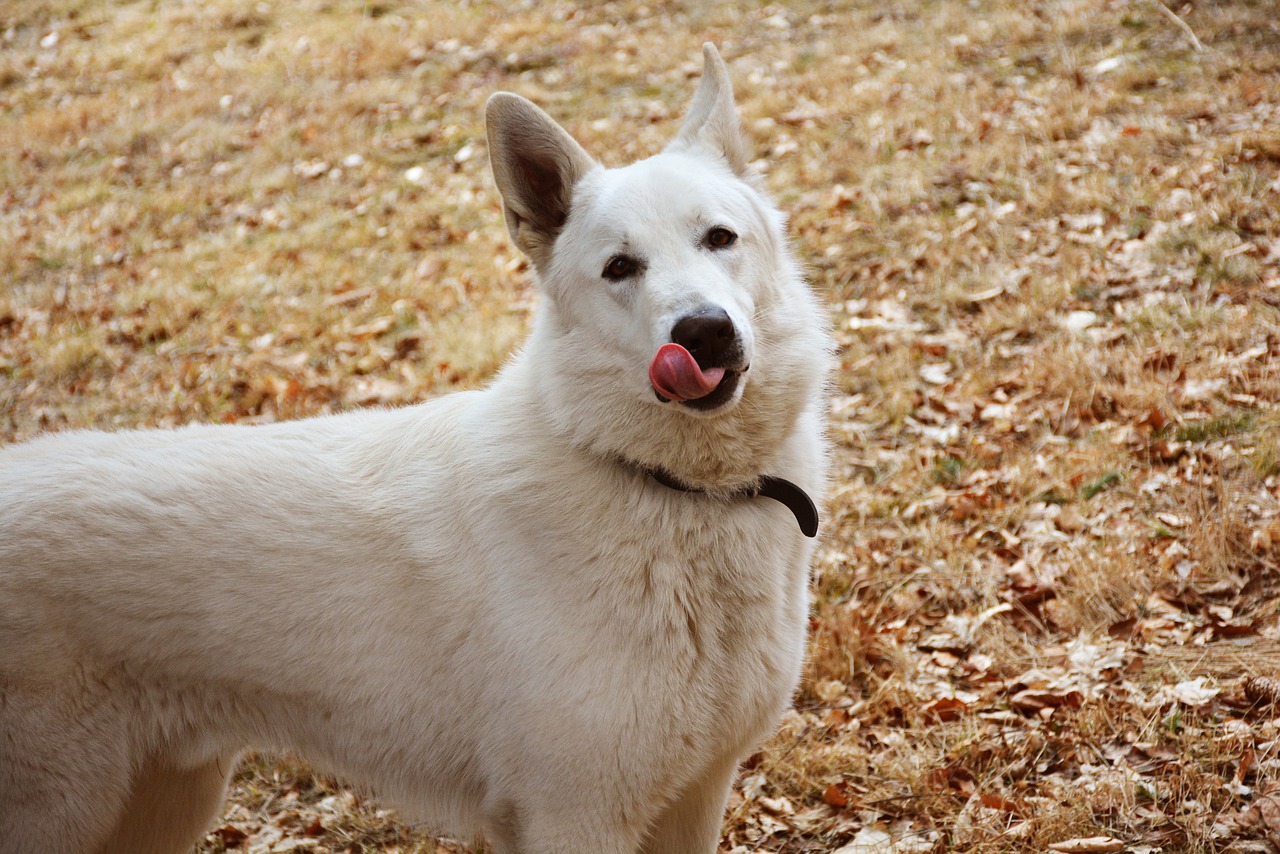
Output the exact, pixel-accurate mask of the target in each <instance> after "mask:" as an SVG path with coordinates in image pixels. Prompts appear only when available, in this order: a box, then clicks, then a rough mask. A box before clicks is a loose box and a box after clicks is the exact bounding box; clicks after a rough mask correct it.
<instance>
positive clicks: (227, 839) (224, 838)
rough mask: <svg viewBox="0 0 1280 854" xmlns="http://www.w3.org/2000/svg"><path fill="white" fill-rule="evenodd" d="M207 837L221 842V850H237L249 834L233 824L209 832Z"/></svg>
mask: <svg viewBox="0 0 1280 854" xmlns="http://www.w3.org/2000/svg"><path fill="white" fill-rule="evenodd" d="M209 835H210V836H212V837H214V838H216V839H217V840H218V841H219V842H221V843H222V847H223V848H239V847H240V846H241V845H244V843H245V840H246V839H248V838H249V834H247V833H245V832H244V831H243V830H241V829H240V828H238V827H236V826H235V825H233V824H224V825H223V826H222V827H219V828H218V829H217V830H213V831H210V832H209Z"/></svg>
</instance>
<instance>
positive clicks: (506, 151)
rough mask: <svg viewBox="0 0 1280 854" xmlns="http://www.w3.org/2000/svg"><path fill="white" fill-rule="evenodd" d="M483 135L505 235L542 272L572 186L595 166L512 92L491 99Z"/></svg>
mask: <svg viewBox="0 0 1280 854" xmlns="http://www.w3.org/2000/svg"><path fill="white" fill-rule="evenodd" d="M485 131H486V133H487V135H488V137H489V165H490V167H491V168H492V169H493V180H494V181H495V182H496V183H497V185H498V192H499V193H500V194H501V195H502V212H503V215H504V216H505V217H506V219H507V230H508V231H509V232H511V239H512V240H514V241H515V244H516V246H518V247H520V249H521V250H522V251H523V252H524V253H525V254H526V255H528V256H529V258H530V260H532V261H533V264H534V266H535V267H537V268H539V269H545V268H546V265H547V263H548V262H549V260H550V256H551V247H552V246H553V245H554V244H555V242H556V235H558V234H559V233H560V229H561V228H563V227H564V221H565V220H566V219H567V218H568V216H569V202H570V200H571V199H572V198H573V188H574V185H575V184H577V183H578V180H579V179H580V178H581V177H582V176H583V175H585V174H587V173H588V172H590V171H591V170H592V169H595V168H596V162H595V161H594V160H592V159H591V156H590V155H589V154H587V152H585V151H584V150H583V149H582V146H581V145H578V142H577V140H575V139H574V138H573V137H571V136H569V134H568V133H567V132H566V131H565V130H564V128H562V127H560V125H558V124H556V123H555V120H554V119H552V118H551V117H550V116H548V115H547V114H546V113H544V112H543V111H542V110H540V109H538V108H537V107H536V106H534V105H533V103H532V102H530V101H528V100H526V99H524V98H521V97H520V96H519V95H513V94H511V93H510V92H498V93H496V94H494V95H492V96H491V97H490V98H489V103H488V105H487V106H486V107H485Z"/></svg>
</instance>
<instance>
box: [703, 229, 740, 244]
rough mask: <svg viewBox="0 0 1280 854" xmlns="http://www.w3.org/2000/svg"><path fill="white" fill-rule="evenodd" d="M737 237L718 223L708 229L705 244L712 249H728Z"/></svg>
mask: <svg viewBox="0 0 1280 854" xmlns="http://www.w3.org/2000/svg"><path fill="white" fill-rule="evenodd" d="M737 239H738V235H736V234H734V233H733V232H732V231H730V230H729V229H727V228H725V227H724V226H720V225H717V226H716V227H715V228H713V229H711V230H710V231H708V232H707V237H706V241H707V245H708V246H710V247H711V248H712V249H728V248H729V247H730V246H732V245H733V244H734V242H736V241H737Z"/></svg>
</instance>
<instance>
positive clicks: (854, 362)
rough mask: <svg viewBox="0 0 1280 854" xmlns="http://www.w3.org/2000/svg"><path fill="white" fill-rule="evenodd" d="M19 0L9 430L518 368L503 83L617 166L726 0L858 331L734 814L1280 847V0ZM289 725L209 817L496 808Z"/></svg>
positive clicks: (370, 397)
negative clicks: (487, 103) (317, 746)
mask: <svg viewBox="0 0 1280 854" xmlns="http://www.w3.org/2000/svg"><path fill="white" fill-rule="evenodd" d="M847 5H849V4H839V3H824V2H797V3H789V4H786V5H785V6H784V5H777V6H760V5H754V4H728V3H718V2H710V3H689V4H684V3H670V4H667V3H662V2H639V0H622V2H616V3H604V4H590V5H589V7H587V8H579V7H577V6H576V5H574V4H570V3H566V2H550V3H525V4H499V3H486V2H471V3H456V4H451V3H443V2H421V3H409V2H399V0H303V2H298V3H289V4H276V3H266V2H259V3H251V2H240V0H212V2H205V3H152V2H124V3H119V4H110V5H107V4H101V3H96V2H88V0H11V2H8V3H6V4H5V5H4V6H3V7H2V8H0V39H2V45H3V47H2V49H0V114H2V115H3V121H0V174H2V175H3V178H4V180H3V182H2V183H0V276H2V277H3V281H4V286H3V287H2V288H0V438H2V439H4V440H18V439H22V438H25V437H29V436H31V435H33V434H35V433H37V432H39V431H42V430H55V429H67V428H71V427H81V426H92V427H100V428H115V427H134V426H168V425H174V424H180V423H186V422H190V421H227V422H231V421H239V422H250V423H252V422H263V421H272V420H276V419H283V418H295V417H300V416H305V415H308V414H313V413H320V412H328V411H335V410H340V409H346V408H350V407H357V406H365V405H371V404H399V403H405V402H410V401H415V400H420V399H423V398H424V397H427V396H430V395H434V394H438V393H443V392H448V391H450V390H452V389H455V388H458V387H465V386H472V385H476V384H479V383H482V382H483V381H484V380H485V378H486V377H488V376H489V375H490V374H491V373H492V372H493V371H494V369H495V368H496V367H497V366H498V365H499V364H500V363H501V360H502V359H503V357H504V356H505V355H506V354H507V353H508V352H509V351H510V350H511V348H512V347H513V346H515V345H516V344H517V343H518V341H519V339H520V337H521V335H522V333H523V329H524V328H525V324H526V322H527V319H528V314H529V311H530V308H531V304H532V301H533V296H532V291H531V283H530V274H529V270H528V268H527V266H526V265H525V263H524V262H523V261H522V260H521V259H520V258H519V257H518V256H517V255H516V253H515V252H514V250H513V249H512V248H511V247H510V246H509V244H508V242H507V238H506V235H505V230H504V229H503V227H502V225H501V222H500V210H499V206H498V200H497V197H496V195H495V193H494V191H493V188H492V185H491V183H490V179H489V177H488V174H487V168H486V152H485V147H484V135H483V129H482V126H481V113H482V105H483V101H484V99H485V97H487V95H488V94H489V93H491V92H493V91H495V90H498V89H510V90H514V91H517V92H520V93H523V94H525V95H527V96H529V97H531V98H533V99H534V100H536V101H538V102H539V103H541V104H542V105H544V106H545V107H546V108H547V109H549V110H550V111H551V112H552V113H553V114H554V115H555V116H556V117H557V118H559V119H560V120H562V121H563V122H564V123H565V124H566V126H568V127H569V128H570V129H571V130H572V131H573V132H574V133H575V134H576V135H577V136H578V138H579V139H580V140H582V141H583V143H584V144H585V145H586V147H587V148H588V150H590V151H592V152H593V153H596V154H597V155H599V156H600V157H602V158H603V159H604V161H605V162H606V163H609V164H614V165H617V164H621V163H625V162H628V161H630V160H632V159H634V158H636V157H639V156H644V155H646V154H649V153H652V152H654V151H655V150H657V148H659V147H660V146H661V144H662V143H663V142H664V141H665V140H666V139H667V138H668V137H669V136H670V135H671V134H672V133H673V131H674V128H675V127H676V123H677V122H678V120H679V116H680V112H681V110H683V108H684V106H685V104H686V103H687V98H688V96H689V94H690V92H691V91H692V88H693V86H694V85H695V83H696V79H695V78H696V74H697V72H698V70H699V68H700V64H699V58H698V45H699V44H700V43H701V42H702V41H704V40H707V39H710V40H713V41H716V42H717V43H718V44H719V45H720V46H721V50H722V52H723V53H724V54H725V56H726V59H727V60H728V62H729V65H730V68H731V70H732V73H733V76H734V80H735V84H736V87H737V91H738V100H739V103H740V105H741V108H742V112H743V114H744V119H745V124H746V127H747V129H748V132H749V134H750V135H751V137H752V138H753V140H754V142H755V144H756V147H757V150H758V152H759V154H760V157H761V161H760V168H761V169H762V170H763V171H764V172H765V174H766V178H767V183H768V185H769V187H770V188H771V190H772V192H773V193H774V195H775V196H776V197H777V198H778V200H779V201H780V203H781V204H782V206H783V207H784V208H786V209H787V210H788V212H789V213H790V214H791V216H792V230H793V233H794V236H795V238H796V240H797V242H798V244H799V249H800V254H801V255H802V257H803V258H804V259H806V262H807V263H808V264H809V266H810V272H811V275H812V279H813V282H814V285H815V287H817V288H818V289H819V290H820V291H821V292H822V293H823V294H824V295H825V296H826V297H827V298H828V300H829V301H830V305H831V307H832V312H833V318H834V319H833V323H834V325H835V329H836V333H837V338H838V341H839V345H840V371H839V374H838V376H837V377H836V389H835V395H834V400H833V405H832V412H831V433H832V437H833V439H834V442H835V448H836V450H835V457H834V464H835V472H836V478H835V488H834V491H833V493H832V495H831V496H830V497H829V501H828V505H827V506H828V510H827V513H826V520H825V525H824V540H823V546H822V550H821V553H820V557H819V560H818V562H817V565H816V567H815V574H814V590H815V594H816V604H815V610H814V615H813V620H812V628H813V632H812V634H813V642H812V654H811V664H810V666H809V669H808V672H807V675H806V680H805V683H804V685H803V687H802V690H801V693H800V694H799V696H798V698H797V703H796V708H795V711H794V712H792V713H791V714H790V715H789V716H788V718H787V719H786V720H785V721H784V723H783V726H782V729H781V731H780V732H779V734H778V735H777V736H776V737H775V738H774V739H773V740H772V741H771V742H770V743H769V744H767V745H766V746H765V747H764V748H763V749H762V751H761V752H760V753H759V754H758V755H757V756H755V757H753V758H752V759H751V761H750V762H749V763H748V765H747V767H746V768H744V770H743V774H742V776H741V779H740V781H739V783H738V785H737V787H736V789H735V791H734V794H733V798H732V802H731V810H730V814H729V817H728V821H727V823H726V825H725V836H724V850H726V851H730V850H731V851H734V852H752V851H774V852H784V851H785V852H817V851H844V852H860V854H869V852H890V851H895V852H933V851H938V852H941V851H973V852H986V851H992V852H994V851H1010V850H1046V849H1050V850H1057V851H1118V850H1129V851H1133V852H1149V851H1206V852H1207V851H1224V850H1229V851H1235V852H1273V854H1274V852H1277V851H1280V711H1277V709H1278V708H1280V706H1277V705H1275V701H1277V700H1280V683H1278V682H1276V681H1274V680H1275V679H1277V678H1280V627H1278V619H1280V600H1278V599H1277V593H1280V566H1278V564H1280V417H1278V416H1277V409H1276V404H1277V402H1278V398H1280V19H1277V18H1276V16H1275V9H1274V5H1273V4H1272V3H1270V2H1269V0H1254V2H1248V0H1240V2H1229V0H1222V2H1212V3H1211V2H1207V0H1195V1H1194V2H1188V3H1184V4H1181V5H1178V6H1176V7H1174V6H1165V5H1162V4H1161V3H1160V0H1131V2H1130V1H1129V0H1062V2H1026V3H1023V2H1013V0H972V2H955V0H932V2H929V0H908V2H902V3H893V4H884V3H867V4H858V5H857V6H856V8H847ZM467 842H468V841H466V840H463V841H457V842H455V841H448V840H434V839H432V837H431V835H430V833H429V830H428V829H425V828H411V827H406V826H404V825H402V824H400V823H398V822H397V820H396V818H395V816H394V815H392V814H390V813H388V812H386V811H384V810H382V809H380V808H379V807H378V806H377V805H376V802H375V801H374V800H372V799H367V798H365V797H362V796H361V795H359V794H354V793H351V792H349V791H347V790H345V789H343V788H342V787H341V786H340V784H339V783H338V782H337V781H334V780H331V779H327V778H325V777H323V776H318V775H316V774H314V773H313V772H311V771H310V770H309V769H308V768H307V767H306V766H304V765H302V764H300V763H298V762H297V761H295V760H291V759H281V760H279V761H277V760H276V759H274V758H262V757H259V758H255V759H254V760H252V761H250V762H249V763H247V765H246V767H245V768H244V770H243V771H242V772H241V773H240V774H239V776H238V777H237V781H236V785H235V790H234V793H233V799H232V802H231V803H230V804H229V806H228V809H227V812H226V813H225V815H224V816H223V818H222V819H221V820H220V822H219V823H218V826H217V829H216V830H215V831H214V832H213V833H212V834H211V835H210V836H209V837H208V840H207V841H206V843H205V845H204V848H203V849H202V850H205V851H207V852H217V851H223V850H227V851H232V850H234V851H251V852H279V851H335V850H338V851H381V850H402V851H435V850H442V851H458V850H470V849H468V848H467V847H466V844H465V843H467Z"/></svg>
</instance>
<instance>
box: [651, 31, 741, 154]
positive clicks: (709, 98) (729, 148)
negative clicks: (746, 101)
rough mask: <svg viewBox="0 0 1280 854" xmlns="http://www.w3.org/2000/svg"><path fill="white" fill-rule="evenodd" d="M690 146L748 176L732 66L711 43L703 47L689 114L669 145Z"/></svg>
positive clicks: (673, 148)
mask: <svg viewBox="0 0 1280 854" xmlns="http://www.w3.org/2000/svg"><path fill="white" fill-rule="evenodd" d="M691 149H703V150H707V151H710V152H711V153H712V154H714V155H718V156H720V157H723V158H724V159H725V162H727V163H728V164H729V168H730V169H732V170H733V171H734V173H735V174H737V175H738V176H740V177H746V175H747V164H748V162H749V161H750V151H749V147H748V145H747V140H746V137H744V136H743V135H742V127H741V126H740V125H739V124H738V110H737V108H736V107H734V105H733V84H731V83H730V82H729V69H728V68H726V67H725V64H724V60H723V59H721V58H720V52H719V51H717V50H716V46H715V45H713V44H712V43H711V42H707V43H706V44H704V45H703V46H702V82H701V83H699V84H698V91H697V93H696V94H695V95H694V96H693V104H692V105H691V106H690V107H689V115H688V116H686V117H685V120H684V124H683V125H682V126H681V127H680V133H679V134H678V135H677V136H676V138H675V139H674V140H672V141H671V144H670V145H668V146H667V150H668V151H689V150H691Z"/></svg>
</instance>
